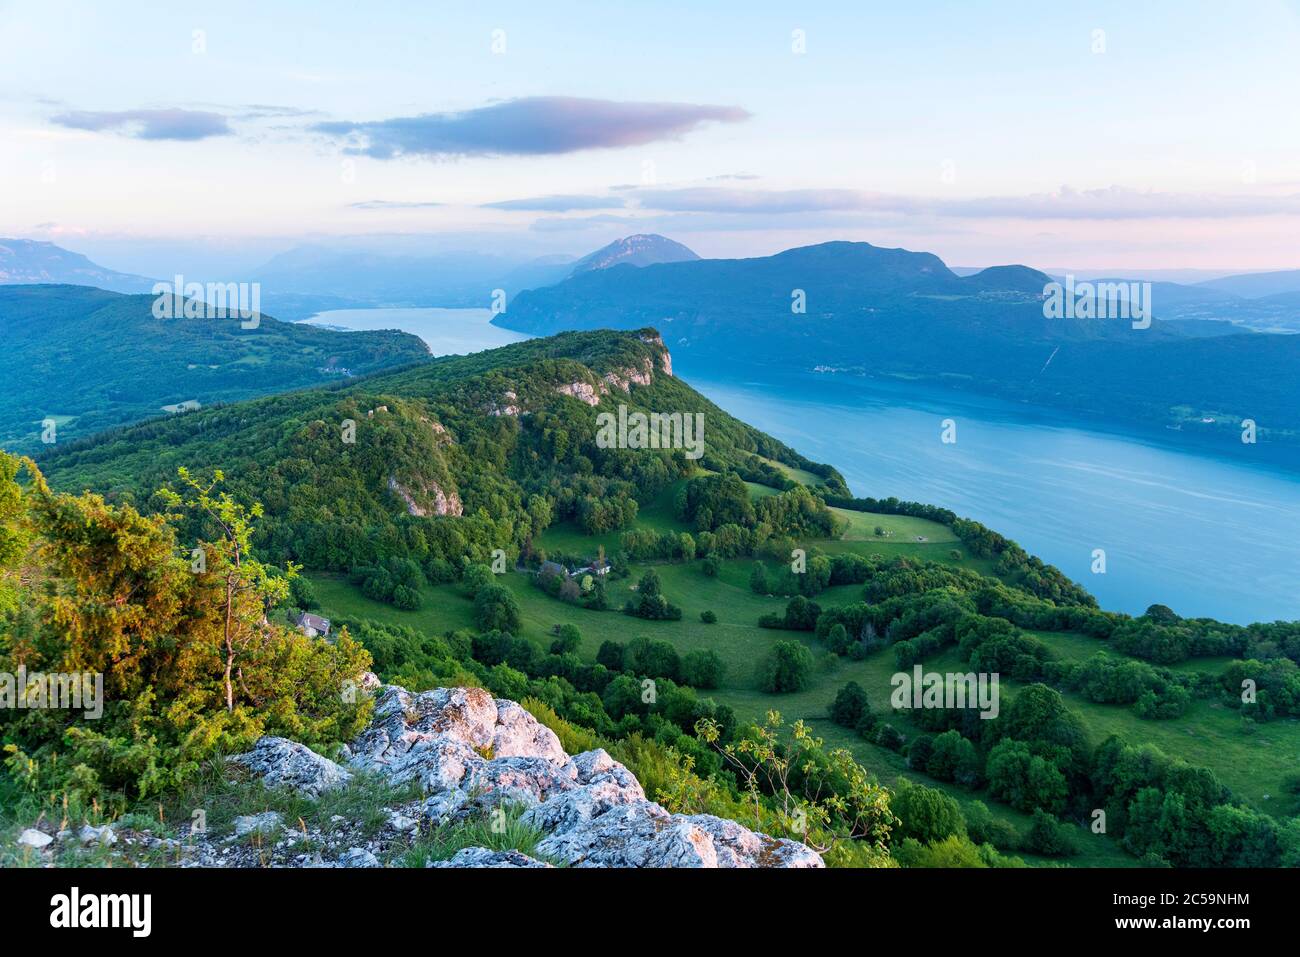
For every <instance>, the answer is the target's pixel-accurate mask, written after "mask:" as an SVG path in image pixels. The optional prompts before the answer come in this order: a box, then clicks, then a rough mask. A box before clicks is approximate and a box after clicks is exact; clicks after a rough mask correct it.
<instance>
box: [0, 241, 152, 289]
mask: <svg viewBox="0 0 1300 957" xmlns="http://www.w3.org/2000/svg"><path fill="white" fill-rule="evenodd" d="M31 283H58V284H67V285H75V286H94V287H96V288H98V289H107V290H109V291H110V292H121V293H140V292H149V291H150V290H151V289H152V288H153V284H154V280H152V279H147V278H145V277H144V276H133V275H131V274H129V273H121V272H115V271H114V270H112V269H105V268H104V267H103V266H99V265H97V264H96V263H93V262H91V261H90V260H89V259H87V258H86V257H85V256H82V255H81V254H79V253H74V252H69V251H68V250H66V249H63V248H62V247H60V246H56V245H54V243H48V242H38V241H36V240H30V239H0V285H6V286H9V285H20V284H23V285H25V284H31Z"/></svg>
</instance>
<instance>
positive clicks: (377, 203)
mask: <svg viewBox="0 0 1300 957" xmlns="http://www.w3.org/2000/svg"><path fill="white" fill-rule="evenodd" d="M444 205H446V204H445V203H435V202H416V201H405V200H397V199H367V200H363V201H362V202H359V203H348V209H433V208H434V207H435V206H444Z"/></svg>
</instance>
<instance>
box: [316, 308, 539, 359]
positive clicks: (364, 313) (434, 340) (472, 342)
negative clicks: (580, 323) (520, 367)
mask: <svg viewBox="0 0 1300 957" xmlns="http://www.w3.org/2000/svg"><path fill="white" fill-rule="evenodd" d="M491 319H492V313H491V311H490V310H488V309H334V310H331V311H329V312H318V313H317V314H316V315H314V316H312V317H311V318H310V319H305V320H303V321H304V322H306V323H308V324H310V325H313V326H326V327H330V328H334V329H348V330H351V331H353V332H361V331H366V332H372V331H374V330H376V329H400V330H402V331H403V332H409V333H411V334H412V335H416V336H419V337H420V338H421V339H423V340H424V341H425V344H426V345H428V347H429V349H430V351H432V352H433V354H434V355H435V356H446V355H467V354H469V353H471V352H481V351H483V350H484V349H495V348H497V347H498V346H506V345H509V344H510V343H512V342H519V341H520V340H521V339H527V338H529V337H528V336H526V335H524V334H523V333H522V332H511V331H510V330H509V329H501V328H499V327H498V326H493V325H490V324H489V323H490V321H491Z"/></svg>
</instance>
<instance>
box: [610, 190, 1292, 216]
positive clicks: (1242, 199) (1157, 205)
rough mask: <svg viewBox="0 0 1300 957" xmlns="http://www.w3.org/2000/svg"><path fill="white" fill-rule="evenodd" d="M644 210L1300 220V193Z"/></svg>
mask: <svg viewBox="0 0 1300 957" xmlns="http://www.w3.org/2000/svg"><path fill="white" fill-rule="evenodd" d="M633 195H634V196H635V198H636V200H637V201H638V202H639V203H640V205H641V207H642V208H644V209H652V210H659V211H663V212H676V213H725V214H734V215H788V214H801V213H827V212H843V213H858V214H860V213H878V214H889V215H900V216H926V215H928V216H940V217H945V216H946V217H956V218H970V219H1023V220H1135V219H1233V218H1241V217H1248V216H1274V215H1300V195H1284V196H1268V195H1260V194H1210V193H1159V192H1154V191H1146V190H1134V189H1126V188H1123V187H1119V186H1112V187H1109V188H1107V189H1093V190H1076V189H1072V188H1070V187H1068V186H1063V187H1061V189H1060V190H1058V191H1057V192H1054V193H1035V194H1030V195H1026V196H985V197H968V198H959V197H942V196H938V197H936V196H906V195H898V194H888V193H873V192H867V191H863V190H853V189H787V190H755V189H730V188H725V187H714V186H696V187H682V188H672V189H653V188H651V189H646V188H641V189H637V190H635V192H634V193H633Z"/></svg>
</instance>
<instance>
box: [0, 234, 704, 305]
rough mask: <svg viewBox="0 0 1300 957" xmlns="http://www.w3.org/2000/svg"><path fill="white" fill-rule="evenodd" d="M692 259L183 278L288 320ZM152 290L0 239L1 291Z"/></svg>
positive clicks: (482, 299)
mask: <svg viewBox="0 0 1300 957" xmlns="http://www.w3.org/2000/svg"><path fill="white" fill-rule="evenodd" d="M698 258H699V257H698V256H697V255H696V254H695V253H694V252H692V251H691V250H690V249H687V248H686V247H685V246H683V245H682V244H681V243H677V242H674V241H673V240H671V239H666V238H664V237H663V236H655V235H637V236H628V237H626V238H625V239H620V240H617V241H616V242H613V243H610V244H609V245H608V246H605V247H602V248H601V249H598V250H596V251H595V252H593V253H591V254H590V255H588V256H585V257H583V258H582V259H580V260H575V259H574V258H573V257H572V256H567V255H550V256H542V257H538V258H536V259H531V260H520V259H512V258H509V257H505V256H496V255H488V254H483V253H471V252H448V253H438V254H430V255H394V254H391V253H378V252H374V251H373V250H366V249H357V248H352V247H348V246H338V247H335V246H324V245H303V246H296V247H294V248H293V249H290V250H288V251H286V252H284V253H281V254H280V255H278V256H275V257H274V258H272V259H271V260H270V261H268V262H267V263H266V264H265V265H263V266H261V267H259V268H258V269H256V270H254V271H253V272H252V273H251V274H248V275H240V276H187V277H185V278H186V280H187V281H209V280H211V281H219V282H234V281H238V282H257V283H259V284H260V285H261V294H262V309H263V311H264V312H266V313H267V314H269V315H273V316H275V317H276V318H279V319H283V320H286V321H290V322H293V321H297V320H300V319H306V318H308V317H309V316H312V315H315V314H316V313H318V312H324V311H326V310H330V309H367V308H373V307H376V306H399V307H400V306H416V307H448V308H458V307H459V308H487V307H488V306H490V305H491V303H492V300H493V294H494V291H495V290H497V289H503V290H505V292H506V295H507V297H508V298H511V297H513V296H514V295H515V294H517V293H519V292H522V291H523V290H525V289H534V288H538V287H541V286H549V285H552V284H553V283H557V282H560V281H562V280H563V279H565V278H567V277H568V276H570V275H572V274H574V273H576V272H588V271H591V270H595V269H604V268H607V267H609V266H614V265H618V264H620V263H630V264H632V265H637V266H644V265H650V264H653V263H659V262H678V261H681V260H688V259H698ZM165 278H166V279H167V280H170V279H171V278H172V277H171V276H167V277H165ZM154 282H155V280H154V279H149V278H146V277H144V276H133V275H129V274H127V273H119V272H114V271H113V270H111V269H105V268H103V267H102V266H98V265H96V264H95V263H93V262H91V261H90V260H89V259H87V258H86V257H85V256H82V255H79V254H77V253H73V252H69V251H68V250H66V249H62V248H60V247H58V246H56V245H54V244H53V243H45V242H33V241H30V240H25V239H0V285H11V284H21V283H67V284H71V285H79V286H94V287H96V288H98V289H107V290H109V291H110V292H123V293H142V292H149V291H150V290H151V289H152V288H153V285H154Z"/></svg>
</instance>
